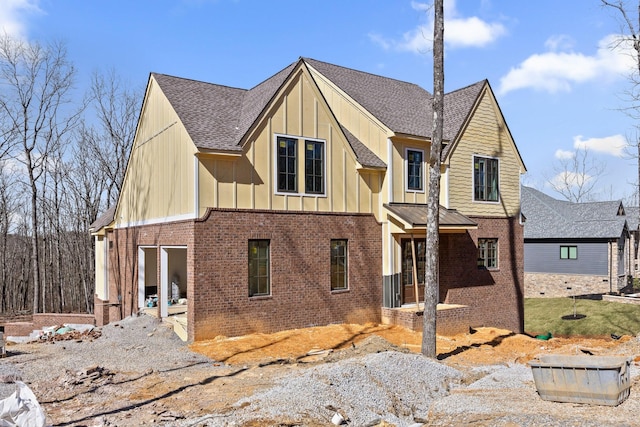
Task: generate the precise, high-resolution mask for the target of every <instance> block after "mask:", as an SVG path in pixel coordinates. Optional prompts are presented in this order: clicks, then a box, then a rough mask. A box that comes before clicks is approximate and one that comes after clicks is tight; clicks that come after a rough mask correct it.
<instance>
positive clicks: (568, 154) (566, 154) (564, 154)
mask: <svg viewBox="0 0 640 427" xmlns="http://www.w3.org/2000/svg"><path fill="white" fill-rule="evenodd" d="M575 155H576V153H575V152H574V151H567V150H562V149H558V150H556V154H555V157H556V159H573V156H575Z"/></svg>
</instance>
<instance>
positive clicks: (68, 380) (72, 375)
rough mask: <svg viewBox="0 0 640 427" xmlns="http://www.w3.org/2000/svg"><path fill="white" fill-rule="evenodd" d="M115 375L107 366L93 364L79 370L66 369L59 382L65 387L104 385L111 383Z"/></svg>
mask: <svg viewBox="0 0 640 427" xmlns="http://www.w3.org/2000/svg"><path fill="white" fill-rule="evenodd" d="M114 375H115V374H114V373H113V372H111V371H109V370H108V369H106V368H103V367H100V366H92V367H89V368H85V369H83V370H81V371H78V372H72V371H69V370H66V371H65V375H63V376H62V377H60V379H59V380H58V382H59V383H60V385H61V386H63V387H65V388H72V387H75V386H79V385H104V384H109V383H111V382H112V379H113V376H114Z"/></svg>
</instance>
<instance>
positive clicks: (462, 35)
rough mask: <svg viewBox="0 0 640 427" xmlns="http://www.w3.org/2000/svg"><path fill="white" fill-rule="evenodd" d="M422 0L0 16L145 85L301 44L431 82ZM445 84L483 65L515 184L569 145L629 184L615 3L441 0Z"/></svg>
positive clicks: (328, 56)
mask: <svg viewBox="0 0 640 427" xmlns="http://www.w3.org/2000/svg"><path fill="white" fill-rule="evenodd" d="M427 3H428V2H427V1H425V2H419V1H411V0H384V1H382V0H349V1H347V0H322V1H320V0H305V1H300V0H272V1H263V0H172V1H170V0H153V1H151V0H147V1H144V0H136V1H131V0H91V1H87V0H1V1H0V26H2V28H3V29H4V30H5V31H6V32H8V33H9V34H11V35H13V36H16V37H22V38H25V39H27V40H31V41H39V42H44V43H46V42H49V41H53V40H61V41H64V42H65V43H66V44H67V48H68V53H69V58H70V60H71V61H73V62H74V64H75V66H76V68H77V72H78V96H80V95H81V93H82V92H83V91H84V89H86V86H87V83H88V81H89V78H90V75H91V73H92V72H95V71H98V72H103V71H107V70H110V69H114V70H115V71H116V72H117V73H118V74H119V75H120V76H121V77H123V78H124V79H125V80H126V81H127V82H128V83H129V84H130V85H132V86H135V87H144V85H145V84H146V82H147V79H148V76H149V73H150V72H159V73H165V74H171V75H176V76H181V77H186V78H192V79H196V80H202V81H207V82H212V83H218V84H223V85H227V86H233V87H242V88H250V87H253V86H255V85H256V84H258V83H259V82H261V81H262V80H264V79H266V78H267V77H269V76H271V75H272V74H274V73H276V72H277V71H279V70H280V69H282V68H284V67H286V66H287V65H289V64H290V63H292V62H294V61H296V60H297V59H298V58H299V57H300V56H304V57H310V58H314V59H318V60H321V61H326V62H330V63H334V64H338V65H341V66H345V67H349V68H354V69H357V70H361V71H367V72H371V73H375V74H380V75H383V76H386V77H391V78H395V79H400V80H405V81H409V82H412V83H416V84H419V85H420V86H422V87H423V88H425V89H427V90H429V91H432V87H433V82H432V59H431V54H430V52H429V48H430V45H431V42H430V37H431V29H430V22H429V21H430V20H429V17H430V15H431V14H432V13H431V12H430V11H428V10H426V6H427ZM445 5H446V6H445V8H446V11H445V44H446V48H445V87H446V90H447V91H450V90H455V89H458V88H461V87H464V86H467V85H469V84H472V83H475V82H477V81H479V80H482V79H485V78H486V79H488V80H489V82H490V84H491V86H492V88H493V90H494V92H495V93H496V96H497V99H498V102H499V104H500V107H501V109H502V112H503V114H504V116H505V118H506V121H507V124H508V125H509V129H510V130H511V133H512V135H513V137H514V139H515V141H516V144H517V145H518V148H519V150H520V153H521V155H522V157H523V159H524V162H525V165H526V166H527V169H528V173H527V175H526V176H525V177H524V178H523V182H524V183H525V184H527V185H531V186H534V187H536V188H538V189H541V190H543V191H545V192H547V193H548V194H551V195H553V196H557V194H555V193H554V192H553V191H552V190H551V189H550V188H549V186H548V185H547V184H546V183H547V181H548V180H549V179H552V178H553V175H554V171H553V167H552V166H553V165H554V164H557V163H558V159H559V158H562V157H565V158H566V157H567V156H570V155H571V153H572V152H574V151H575V150H576V148H579V147H584V146H586V147H588V150H589V156H590V157H591V158H592V159H594V160H597V161H599V162H601V163H603V164H604V165H605V166H606V168H605V172H604V173H603V175H602V176H601V177H600V181H599V184H598V189H599V193H598V194H597V195H596V196H597V198H598V199H600V200H606V199H618V198H624V197H629V196H630V195H632V194H633V183H635V180H636V178H635V177H636V175H637V173H636V170H637V169H636V168H637V166H636V165H637V164H636V163H635V161H634V160H632V159H628V158H627V156H625V155H624V150H623V149H622V146H623V144H624V142H625V140H626V138H627V137H634V136H635V130H634V122H633V120H632V119H631V118H629V117H627V116H626V115H624V114H623V113H622V112H620V111H619V109H620V108H622V107H625V106H627V105H628V104H627V103H626V102H625V101H624V99H623V92H624V90H625V88H628V85H629V82H628V80H627V78H626V75H627V73H628V67H629V61H628V58H627V57H626V56H624V55H623V54H622V53H620V52H613V51H612V50H611V49H610V46H611V40H613V39H614V37H615V36H616V34H618V33H619V31H620V25H619V22H618V20H617V16H616V15H615V14H614V13H613V11H612V10H608V9H604V8H602V6H600V1H599V0H563V1H557V0H536V1H514V0H458V1H457V2H454V1H446V2H445Z"/></svg>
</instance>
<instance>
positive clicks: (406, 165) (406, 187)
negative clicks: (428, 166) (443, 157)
mask: <svg viewBox="0 0 640 427" xmlns="http://www.w3.org/2000/svg"><path fill="white" fill-rule="evenodd" d="M409 151H417V152H420V153H422V162H421V163H420V175H421V178H422V189H421V190H416V189H413V188H409ZM403 163H404V174H403V175H404V177H403V180H404V190H405V191H406V192H407V193H424V192H425V189H426V187H427V186H426V185H425V180H426V174H425V157H424V150H421V149H419V148H411V147H405V149H404V162H403Z"/></svg>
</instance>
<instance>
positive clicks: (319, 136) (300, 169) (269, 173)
mask: <svg viewBox="0 0 640 427" xmlns="http://www.w3.org/2000/svg"><path fill="white" fill-rule="evenodd" d="M281 140H287V141H292V144H294V145H295V146H294V148H292V149H293V150H294V151H295V154H294V155H293V156H294V157H295V159H293V160H292V161H293V162H294V163H295V165H296V166H295V171H294V172H293V173H294V174H295V178H292V179H293V180H294V182H295V184H294V185H292V188H290V189H287V190H286V191H282V190H281V189H279V188H278V176H277V170H276V169H277V165H276V163H277V155H278V147H277V144H279V143H280V141H281ZM309 144H317V145H318V146H319V147H321V148H320V150H321V152H322V153H323V170H322V171H321V174H322V182H323V188H322V189H321V190H322V191H320V192H319V193H310V192H309V191H307V188H306V182H305V166H304V159H305V155H306V149H307V145H309ZM292 147H293V146H292ZM200 159H201V163H202V165H201V167H200V171H199V180H200V191H199V200H200V203H201V206H202V207H205V206H211V207H225V208H248V209H275V210H301V211H327V212H329V211H338V212H367V213H370V212H372V210H373V206H374V200H373V197H375V195H374V194H372V191H371V189H372V188H373V189H376V188H377V186H378V185H379V184H378V179H377V176H374V175H375V174H372V173H364V172H360V173H359V172H358V170H360V169H361V168H363V165H365V166H366V167H368V168H374V169H375V168H376V167H377V168H383V167H384V163H381V162H380V161H379V159H377V158H376V157H375V155H373V156H372V155H371V152H370V150H368V148H367V147H365V146H364V145H362V143H361V141H359V140H358V139H357V138H355V137H354V136H353V135H351V134H350V133H349V131H348V130H346V129H345V128H343V127H342V126H341V124H340V123H339V122H338V121H337V120H336V118H335V115H334V114H333V111H332V110H331V108H330V107H329V106H328V104H327V103H326V101H325V99H324V97H323V95H322V93H321V92H320V90H319V89H318V87H317V86H316V84H315V81H314V79H313V78H312V77H311V75H310V73H309V71H308V70H307V68H306V67H304V66H303V64H302V63H300V64H299V65H298V66H297V67H295V69H294V70H292V71H291V72H290V73H289V74H288V76H287V78H286V79H285V80H284V82H282V84H281V85H280V87H279V88H278V90H277V91H275V93H274V94H273V96H272V97H271V98H270V100H269V102H268V103H267V104H266V105H265V106H264V107H262V108H261V113H260V115H259V117H258V118H257V119H256V120H255V121H254V123H253V124H252V126H251V129H250V130H249V131H248V132H247V133H246V135H245V136H244V137H243V142H242V146H241V155H240V156H239V157H238V158H237V159H231V160H225V159H222V158H220V157H218V158H215V156H208V155H204V156H200ZM376 191H377V190H376ZM201 210H202V208H201ZM201 213H202V212H201Z"/></svg>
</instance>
